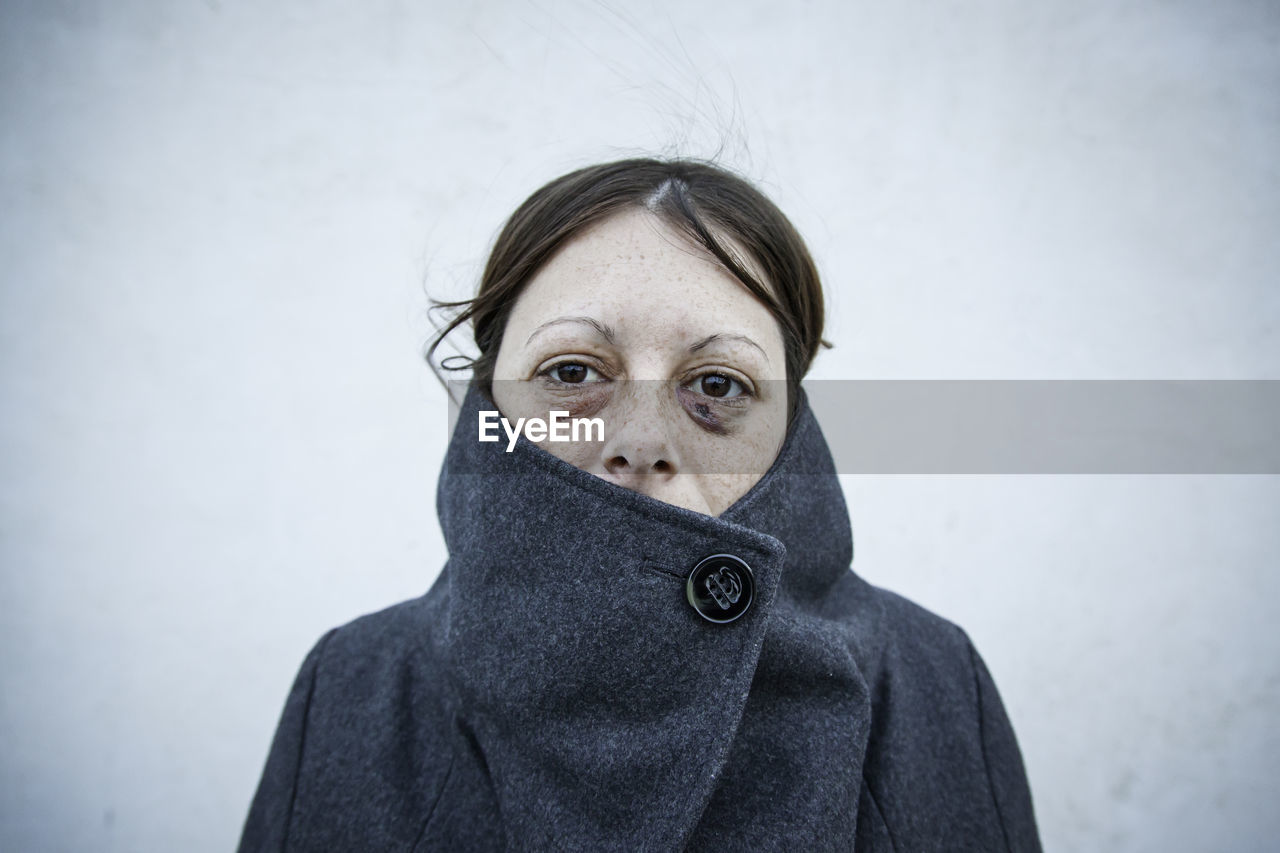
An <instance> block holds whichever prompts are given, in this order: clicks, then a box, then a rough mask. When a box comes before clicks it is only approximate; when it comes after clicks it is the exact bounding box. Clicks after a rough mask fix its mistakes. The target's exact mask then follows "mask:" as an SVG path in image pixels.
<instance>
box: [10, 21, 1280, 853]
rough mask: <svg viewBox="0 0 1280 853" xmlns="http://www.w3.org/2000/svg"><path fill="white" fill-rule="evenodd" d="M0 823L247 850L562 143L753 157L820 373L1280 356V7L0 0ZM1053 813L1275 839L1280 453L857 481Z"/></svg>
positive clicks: (407, 559)
mask: <svg viewBox="0 0 1280 853" xmlns="http://www.w3.org/2000/svg"><path fill="white" fill-rule="evenodd" d="M0 9H2V11H0V33H2V35H0V80H2V81H3V89H2V92H0V203H2V206H0V210H2V211H3V212H2V213H0V216H3V227H2V228H0V269H2V270H3V291H2V294H0V446H2V447H3V454H2V456H0V500H2V501H3V509H2V514H0V525H2V526H0V559H2V560H3V563H2V565H3V572H2V574H0V578H2V579H0V601H2V602H3V605H4V606H3V613H4V616H3V619H2V620H0V642H2V644H3V645H2V648H3V652H2V653H0V654H2V658H0V661H2V662H0V684H3V687H2V688H0V848H3V849H5V850H24V851H27V850H30V851H45V850H49V851H53V850H102V851H114V850H121V851H123V850H129V851H135V850H145V851H168V850H184V851H204V850H208V851H214V850H226V849H230V848H232V847H233V846H234V844H235V842H236V839H237V838H238V833H239V830H240V825H241V822H242V820H243V817H244V812H245V809H246V808H247V805H248V801H249V798H250V796H251V794H252V791H253V787H254V785H255V784H256V782H257V778H258V774H259V772H260V770H261V765H262V761H263V759H264V757H265V755H266V749H267V745H268V742H269V739H270V737H271V734H272V731H273V728H274V726H275V723H276V719H277V716H278V714H279V710H280V706H281V703H282V701H283V698H284V694H285V691H286V690H287V688H288V684H289V682H290V680H291V679H292V677H293V674H294V672H295V671H296V668H297V666H298V664H299V663H300V662H301V658H302V655H303V654H304V652H305V651H306V650H307V648H309V647H310V645H311V644H312V643H313V642H314V640H315V639H316V638H318V637H319V635H320V634H321V633H322V632H323V631H324V630H325V629H326V628H328V627H330V626H332V625H336V624H340V623H342V622H346V621H348V620H349V619H351V618H352V617H354V616H356V615H359V614H361V613H364V612H367V611H371V610H375V609H379V608H381V607H383V606H385V605H387V604H390V603H393V602H395V601H399V600H402V599H404V598H408V597H412V596H416V595H419V594H421V593H422V592H423V591H425V590H426V588H427V587H428V586H429V585H430V583H431V581H432V580H433V578H434V577H435V575H436V573H437V572H438V571H439V569H440V566H441V565H442V563H443V548H442V544H441V539H440V534H439V530H438V527H437V524H436V520H435V515H434V507H433V504H432V499H433V494H434V489H435V478H436V473H437V471H438V466H439V462H440V458H441V454H442V452H443V448H444V444H445V436H444V425H445V420H446V415H447V413H446V406H445V403H444V397H443V393H442V391H441V390H440V389H439V386H438V385H437V384H436V383H435V380H434V378H433V377H432V376H431V375H430V374H429V372H428V371H427V370H426V369H425V368H424V367H423V366H422V364H421V362H420V360H419V348H420V346H421V344H422V342H423V341H424V340H425V338H426V337H427V335H428V334H429V332H430V325H429V324H428V322H427V319H426V317H425V315H424V308H425V305H426V300H425V297H424V295H423V288H424V285H425V286H426V287H427V288H428V289H429V290H430V291H431V292H432V293H433V294H436V295H442V296H461V295H464V294H466V293H467V292H468V291H469V290H470V289H471V288H472V287H473V286H474V282H475V278H476V275H477V273H478V265H479V264H480V263H481V262H482V260H483V257H484V252H485V250H486V248H487V245H488V243H489V241H490V239H491V238H492V236H493V234H494V232H495V230H496V229H497V227H498V226H499V224H500V223H501V220H502V218H503V217H504V216H505V215H506V214H507V213H508V212H510V210H511V209H512V208H513V207H514V206H515V205H516V204H517V203H518V202H519V201H520V200H521V199H523V198H524V197H525V196H526V195H527V194H528V193H529V192H531V191H532V190H533V189H534V188H536V187H537V186H538V185H540V184H541V183H542V182H544V181H545V180H547V179H549V178H551V177H553V176H554V175H556V174H559V173H561V172H563V171H566V170H567V169H569V168H572V167H575V166H578V165H583V164H585V163H588V162H594V161H598V160H602V159H606V158H613V157H616V156H620V155H623V154H631V153H637V152H657V153H684V154H695V155H705V154H709V153H712V151H713V150H714V149H715V148H716V146H717V145H720V144H721V143H723V144H724V152H723V153H724V159H725V161H726V162H728V163H730V164H733V165H736V166H738V167H740V168H742V169H744V170H745V171H746V172H748V173H749V174H750V175H752V176H753V177H755V178H756V179H757V180H758V181H759V182H760V183H761V185H762V186H763V187H764V188H765V189H766V191H768V192H769V193H770V194H771V195H772V196H773V197H774V198H775V199H776V200H777V201H778V202H779V204H780V205H781V206H782V207H783V209H784V210H786V211H787V212H788V213H789V214H790V215H791V216H792V218H793V219H794V220H795V221H796V223H797V225H798V226H799V228H800V230H801V232H802V233H804V234H805V235H806V237H807V239H808V240H809V242H810V246H811V248H812V250H813V251H814V253H815V255H816V256H817V257H818V259H819V263H820V266H821V268H822V270H823V273H824V275H825V277H826V282H827V285H828V288H829V291H830V297H829V298H830V309H831V311H830V326H829V329H828V336H829V337H830V338H831V339H832V340H834V341H836V343H837V345H838V346H837V348H836V349H835V350H833V351H830V352H828V353H825V354H824V355H822V356H821V358H820V360H819V362H818V365H817V367H816V368H815V372H814V376H816V377H821V378H841V377H849V378H932V379H936V378H1050V379H1052V378H1096V379H1108V378H1175V379H1176V378H1197V379H1230V378H1280V377H1277V375H1276V371H1277V367H1278V366H1280V359H1278V358H1277V356H1278V355H1280V343H1278V340H1277V320H1278V319H1280V289H1278V288H1277V287H1276V272H1277V269H1278V268H1280V264H1278V263H1277V261H1278V260H1280V257H1278V256H1280V241H1277V239H1276V233H1277V225H1278V224H1280V193H1277V190H1278V189H1280V168H1278V166H1280V157H1278V156H1277V152H1280V146H1278V145H1277V141H1278V138H1277V131H1280V99H1277V98H1276V92H1277V90H1278V85H1280V51H1278V50H1277V49H1276V45H1277V43H1278V42H1277V39H1278V38H1280V10H1278V9H1277V7H1276V6H1275V5H1274V4H1272V3H1267V2H1244V0H1226V2H1216V3H1205V2H1201V3H1191V2H1155V0H1134V2H1127V3H1120V4H1116V3H1107V2H1098V0H1086V2H1080V0H1059V2H1052V3H1043V2H1042V3H1019V2H1015V0H999V2H996V0H991V2H973V3H968V4H951V3H926V2H919V1H918V0H909V2H883V3H875V4H873V3H869V2H838V0H829V1H828V0H822V2H816V1H815V2H808V3H797V4H783V3H778V2H776V0H775V2H768V3H763V2H742V3H738V4H732V5H726V4H722V3H710V2H693V3H690V2H665V3H653V2H649V0H641V2H638V3H635V2H633V3H627V4H625V6H624V5H623V4H621V3H614V2H609V3H589V2H581V3H546V2H537V3H534V2H516V0H512V2H507V3H488V4H456V3H445V2H436V3H411V2H395V0H382V2H359V3H357V2H345V3H338V2H328V3H302V2H276V3H236V2H230V0H207V2H205V3H183V4H175V3H138V2H121V0H117V2H113V3H102V2H100V3H78V2H70V0H66V2H34V1H33V2H27V3H18V2H5V3H4V5H3V7H0ZM844 484H845V487H846V490H847V494H848V496H849V503H850V506H851V512H852V515H853V523H854V533H855V539H856V543H857V556H856V560H855V567H856V568H857V569H858V570H859V571H860V572H861V573H862V574H863V575H864V576H866V577H867V578H869V579H870V580H872V581H873V582H876V583H880V584H883V585H886V586H889V587H891V588H893V589H896V590H898V591H900V592H903V593H905V594H907V595H908V596H910V597H913V598H915V599H917V600H919V601H921V602H922V603H924V604H926V605H927V606H930V607H932V608H933V609H935V610H937V611H938V612H940V613H942V614H944V615H946V616H949V617H951V618H953V619H955V620H956V621H958V622H960V623H961V624H962V625H963V626H964V627H965V628H966V629H968V630H969V632H970V634H971V635H972V636H973V637H974V639H975V641H976V642H977V644H978V646H979V648H980V649H981V650H982V651H983V654H984V655H985V657H986V658H987V661H988V663H989V665H990V667H991V669H992V671H993V672H994V674H995V676H996V679H997V683H998V684H999V685H1000V687H1001V690H1002V692H1003V695H1004V698H1005V702H1006V704H1007V706H1008V707H1009V710H1010V713H1011V715H1012V717H1013V721H1014V724H1015V726H1016V728H1017V731H1018V733H1019V735H1020V739H1021V743H1022V747H1023V751H1024V754H1025V758H1026V762H1027V766H1028V769H1029V773H1030V777H1031V782H1032V786H1033V791H1034V794H1035V798H1036V805H1037V809H1038V815H1039V818H1040V822H1041V828H1042V834H1043V837H1044V841H1045V843H1046V846H1047V847H1048V848H1049V849H1052V850H1064V851H1066V850H1081V851H1092V850H1100V849H1106V850H1116V851H1146V850H1151V851H1156V850H1159V851H1171V850H1205V849H1215V850H1253V849H1260V848H1261V847H1263V846H1267V842H1269V841H1270V842H1271V843H1275V839H1276V838H1280V815H1278V814H1277V812H1275V811H1274V809H1273V808H1270V807H1271V806H1272V805H1273V803H1274V802H1275V801H1276V800H1277V798H1278V797H1280V790H1278V789H1280V784H1278V778H1277V777H1278V772H1277V770H1276V769H1275V768H1276V767H1277V766H1280V734H1278V731H1280V730H1277V727H1276V725H1275V720H1276V718H1277V713H1278V712H1280V659H1278V655H1277V652H1278V651H1280V632H1277V631H1276V630H1275V628H1274V620H1273V619H1272V618H1271V613H1272V612H1273V610H1274V608H1275V606H1276V604H1277V603H1278V602H1280V572H1277V571H1276V569H1277V568H1280V566H1278V565H1277V556H1278V555H1280V541H1278V540H1280V534H1278V533H1277V530H1280V525H1277V524H1276V509H1277V499H1278V498H1280V483H1278V482H1277V478H1276V477H1274V476H1269V477H1263V476H1256V477H1246V476H1235V477H1227V476H1217V477H1214V476H1204V477H1182V476H1153V477H1141V476H1096V477H1093V476H1075V477H1053V476H1024V477H994V476H993V477H846V478H845V480H844Z"/></svg>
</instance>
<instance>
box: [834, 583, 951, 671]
mask: <svg viewBox="0 0 1280 853" xmlns="http://www.w3.org/2000/svg"><path fill="white" fill-rule="evenodd" d="M844 581H845V583H844V584H843V587H844V589H843V590H842V594H841V595H839V597H838V601H839V604H840V606H839V608H838V611H837V612H838V614H839V618H840V620H841V621H842V622H843V624H844V625H845V626H846V628H847V630H848V631H850V632H851V633H852V634H853V635H854V636H855V637H856V638H857V639H858V641H859V642H858V645H859V646H860V647H861V649H862V650H863V652H864V654H863V655H862V656H863V658H864V663H865V664H866V665H867V666H868V668H873V669H874V668H875V666H874V665H875V663H876V662H877V661H878V662H879V663H880V664H881V665H898V666H913V667H917V668H923V669H926V670H928V669H935V668H940V672H942V673H953V672H954V671H955V669H956V665H957V664H964V667H963V668H964V669H966V670H967V669H968V667H969V665H970V657H971V655H972V654H973V643H972V641H971V640H970V638H969V634H968V633H967V632H966V631H965V630H964V629H963V628H961V627H960V626H959V625H958V624H957V623H956V622H954V621H952V620H951V619H949V618H947V617H945V616H942V615H940V614H939V613H937V612H935V611H933V610H931V609H929V608H927V607H925V606H924V605H922V604H920V603H918V602H917V601H915V600H913V599H911V598H909V597H907V596H906V595H904V594H902V593H899V592H895V591H893V590H891V589H888V588H886V587H882V586H878V585H876V584H873V583H871V582H869V581H867V580H865V579H863V578H862V577H861V576H860V575H857V574H855V573H853V572H849V573H848V575H847V576H846V578H845V579H844ZM873 659H874V660H873Z"/></svg>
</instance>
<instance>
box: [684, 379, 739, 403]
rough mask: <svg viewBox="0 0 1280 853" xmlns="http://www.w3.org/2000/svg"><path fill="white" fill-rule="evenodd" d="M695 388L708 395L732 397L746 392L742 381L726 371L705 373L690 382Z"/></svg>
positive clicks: (724, 397)
mask: <svg viewBox="0 0 1280 853" xmlns="http://www.w3.org/2000/svg"><path fill="white" fill-rule="evenodd" d="M690 385H692V386H693V388H694V390H696V391H698V392H700V393H702V394H706V395H707V396H708V397H716V398H719V399H731V398H733V397H740V396H742V394H743V393H744V390H745V389H743V387H742V383H741V382H739V381H738V380H736V379H734V378H733V377H732V376H728V375H726V374H724V373H704V374H702V375H701V376H698V377H695V378H694V379H693V381H692V382H691V383H690Z"/></svg>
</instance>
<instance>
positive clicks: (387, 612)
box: [309, 584, 448, 687]
mask: <svg viewBox="0 0 1280 853" xmlns="http://www.w3.org/2000/svg"><path fill="white" fill-rule="evenodd" d="M446 597H447V587H445V586H444V585H441V584H437V585H436V586H433V587H432V588H431V589H430V590H429V591H427V592H426V593H424V594H423V595H420V596H418V597H417V598H411V599H407V600H405V601H400V602H397V603H396V604H392V605H389V606H387V607H384V608H382V609H380V610H377V611H373V612H370V613H365V614H363V615H360V616H357V617H354V618H352V619H350V620H349V621H347V622H345V623H343V624H340V625H337V626H335V627H333V628H330V629H329V630H328V631H326V632H325V633H324V634H323V635H322V636H321V637H320V639H319V640H318V641H317V642H316V643H315V646H314V647H313V648H312V650H311V653H310V655H309V657H310V656H314V657H315V658H316V661H315V665H316V668H317V671H318V673H319V674H320V675H321V676H323V677H324V678H325V679H327V680H329V681H334V680H343V679H345V680H352V681H357V682H365V686H366V687H367V686H371V684H372V683H373V682H374V681H377V680H378V679H380V678H387V677H390V678H393V679H394V678H397V677H398V675H397V673H398V672H399V671H401V670H403V669H405V668H406V667H412V668H414V669H415V670H422V669H424V668H426V669H431V668H432V662H433V661H434V660H435V659H436V658H437V657H438V655H437V651H438V648H439V645H440V643H441V642H442V641H443V639H444V632H445V631H446V630H447V627H448V624H447V616H448V612H447V607H446V601H445V598H446Z"/></svg>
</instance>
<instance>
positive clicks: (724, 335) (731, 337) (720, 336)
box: [689, 332, 769, 361]
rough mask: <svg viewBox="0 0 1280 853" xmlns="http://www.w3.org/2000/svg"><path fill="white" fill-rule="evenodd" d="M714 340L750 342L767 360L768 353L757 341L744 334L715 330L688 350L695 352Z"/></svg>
mask: <svg viewBox="0 0 1280 853" xmlns="http://www.w3.org/2000/svg"><path fill="white" fill-rule="evenodd" d="M716 341H742V342H743V343H746V344H751V346H753V347H755V348H756V349H758V350H760V354H761V355H763V356H764V360H765V361H769V353H767V352H765V351H764V347H762V346H760V345H759V344H758V343H756V342H755V341H753V340H751V338H748V337H747V336H746V335H735V334H730V333H728V332H717V333H716V334H714V335H707V336H706V337H705V338H703V339H702V340H700V341H698V342H697V343H695V344H694V345H693V346H691V347H689V352H697V351H698V350H700V349H702V348H703V347H706V346H708V345H710V344H713V343H715V342H716Z"/></svg>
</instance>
